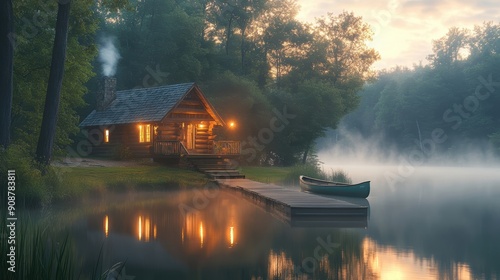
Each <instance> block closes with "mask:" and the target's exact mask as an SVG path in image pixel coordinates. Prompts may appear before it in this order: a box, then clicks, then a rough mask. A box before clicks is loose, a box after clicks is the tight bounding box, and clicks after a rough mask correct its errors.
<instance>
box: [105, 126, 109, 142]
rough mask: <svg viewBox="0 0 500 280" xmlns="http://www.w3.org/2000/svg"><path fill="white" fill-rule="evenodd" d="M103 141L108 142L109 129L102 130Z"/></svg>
mask: <svg viewBox="0 0 500 280" xmlns="http://www.w3.org/2000/svg"><path fill="white" fill-rule="evenodd" d="M104 143H109V129H105V130H104Z"/></svg>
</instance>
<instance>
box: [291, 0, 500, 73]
mask: <svg viewBox="0 0 500 280" xmlns="http://www.w3.org/2000/svg"><path fill="white" fill-rule="evenodd" d="M298 3H299V4H300V6H301V10H300V12H299V14H298V16H297V18H298V19H299V20H302V21H307V22H314V19H315V18H316V17H320V16H323V15H326V13H327V12H332V13H333V14H335V15H336V14H339V13H341V12H342V11H348V12H354V14H355V15H357V16H362V17H363V20H364V21H365V22H366V23H368V24H370V25H371V27H372V29H373V31H374V33H375V34H374V39H373V42H371V43H370V44H369V46H371V47H373V48H375V49H376V50H377V51H378V52H379V53H380V55H381V59H380V60H379V61H377V62H376V63H375V64H374V65H373V69H376V70H380V69H384V68H385V69H390V68H392V67H395V66H396V65H401V66H408V67H411V66H412V65H414V64H420V63H422V64H427V60H426V56H427V55H429V54H431V53H432V41H433V40H436V39H439V38H441V37H443V36H444V35H446V33H447V31H448V29H449V28H451V27H463V28H468V29H472V28H473V27H474V25H481V24H482V23H483V22H487V21H493V22H496V23H498V22H499V21H500V0H480V1H470V0H330V1H327V0H298Z"/></svg>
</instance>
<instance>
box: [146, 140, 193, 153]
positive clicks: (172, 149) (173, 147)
mask: <svg viewBox="0 0 500 280" xmlns="http://www.w3.org/2000/svg"><path fill="white" fill-rule="evenodd" d="M154 153H155V154H157V155H187V154H189V153H188V151H187V149H186V147H184V145H183V144H182V142H180V141H155V142H154Z"/></svg>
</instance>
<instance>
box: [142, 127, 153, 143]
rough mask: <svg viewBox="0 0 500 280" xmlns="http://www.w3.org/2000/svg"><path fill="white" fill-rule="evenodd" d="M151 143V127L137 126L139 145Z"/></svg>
mask: <svg viewBox="0 0 500 280" xmlns="http://www.w3.org/2000/svg"><path fill="white" fill-rule="evenodd" d="M149 142H151V125H150V124H145V125H142V124H141V125H139V143H149Z"/></svg>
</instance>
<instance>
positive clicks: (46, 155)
mask: <svg viewBox="0 0 500 280" xmlns="http://www.w3.org/2000/svg"><path fill="white" fill-rule="evenodd" d="M70 3H71V0H59V2H58V4H57V21H56V36H55V39H54V47H53V49H52V62H51V65H50V74H49V82H48V86H47V95H46V97H45V108H44V111H43V119H42V127H41V129H40V136H39V138H38V145H37V149H36V160H37V161H38V162H40V163H42V164H45V165H48V164H49V163H50V159H51V156H52V148H53V144H54V137H55V134H56V124H57V113H58V110H59V101H60V96H61V87H62V81H63V74H64V61H65V59H66V46H67V43H68V27H69V11H70Z"/></svg>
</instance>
